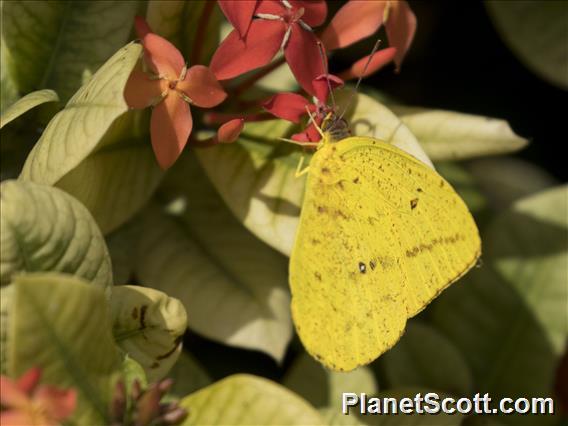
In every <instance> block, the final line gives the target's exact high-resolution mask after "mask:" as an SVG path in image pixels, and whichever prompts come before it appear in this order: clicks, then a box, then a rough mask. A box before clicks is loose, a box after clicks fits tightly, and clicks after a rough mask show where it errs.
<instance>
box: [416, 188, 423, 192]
mask: <svg viewBox="0 0 568 426" xmlns="http://www.w3.org/2000/svg"><path fill="white" fill-rule="evenodd" d="M416 190H417V191H418V192H424V191H422V188H416Z"/></svg>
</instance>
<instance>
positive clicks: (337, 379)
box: [282, 352, 379, 413]
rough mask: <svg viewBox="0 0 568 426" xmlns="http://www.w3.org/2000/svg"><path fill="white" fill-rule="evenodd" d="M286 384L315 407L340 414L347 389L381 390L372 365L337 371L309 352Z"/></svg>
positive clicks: (289, 371)
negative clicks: (342, 371)
mask: <svg viewBox="0 0 568 426" xmlns="http://www.w3.org/2000/svg"><path fill="white" fill-rule="evenodd" d="M282 383H283V384H284V386H286V387H287V388H289V389H290V390H292V391H294V392H296V393H297V394H298V395H300V396H302V397H303V398H305V399H306V400H307V401H309V402H310V403H311V404H312V405H313V406H314V407H316V408H327V407H330V408H332V409H333V410H335V411H338V412H340V413H341V407H342V394H343V392H355V393H361V392H364V393H366V394H370V395H372V394H376V393H377V392H378V391H379V387H378V385H377V382H376V380H375V377H374V375H373V372H372V371H371V369H370V368H369V367H360V368H357V369H356V370H353V371H350V372H349V373H339V372H334V371H330V370H327V369H325V368H324V367H323V366H322V365H321V364H320V363H318V362H317V361H315V360H314V359H313V358H312V357H311V356H309V355H308V354H307V353H305V352H302V354H301V355H299V356H298V358H297V359H296V360H295V361H294V364H292V366H291V367H290V369H289V370H288V371H287V373H286V375H285V376H284V379H283V381H282Z"/></svg>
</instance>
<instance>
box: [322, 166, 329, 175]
mask: <svg viewBox="0 0 568 426" xmlns="http://www.w3.org/2000/svg"><path fill="white" fill-rule="evenodd" d="M321 172H322V173H323V174H328V173H329V168H327V167H322V169H321Z"/></svg>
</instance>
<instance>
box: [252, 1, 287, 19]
mask: <svg viewBox="0 0 568 426" xmlns="http://www.w3.org/2000/svg"><path fill="white" fill-rule="evenodd" d="M258 13H266V14H269V15H279V16H282V15H284V13H286V7H284V5H283V4H282V2H281V1H280V0H260V1H259V2H258V6H257V7H256V10H255V14H258Z"/></svg>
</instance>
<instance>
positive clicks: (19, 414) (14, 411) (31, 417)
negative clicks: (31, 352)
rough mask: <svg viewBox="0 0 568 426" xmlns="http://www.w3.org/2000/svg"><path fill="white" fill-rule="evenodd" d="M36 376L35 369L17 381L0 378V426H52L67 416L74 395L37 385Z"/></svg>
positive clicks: (38, 370)
mask: <svg viewBox="0 0 568 426" xmlns="http://www.w3.org/2000/svg"><path fill="white" fill-rule="evenodd" d="M40 376H41V371H40V369H39V368H32V369H30V370H28V371H27V372H26V373H24V375H23V376H22V377H20V378H19V379H18V380H12V379H10V378H8V377H5V376H0V389H1V392H0V402H1V404H2V411H1V412H0V424H2V425H6V426H20V425H21V426H24V425H25V426H31V425H42V426H51V425H53V426H56V425H59V424H61V422H62V421H64V420H65V419H67V418H68V417H69V416H71V414H72V413H73V411H74V410H75V406H76V404H77V392H76V391H75V390H74V389H68V390H61V389H58V388H56V387H54V386H50V385H38V383H39V379H40Z"/></svg>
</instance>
